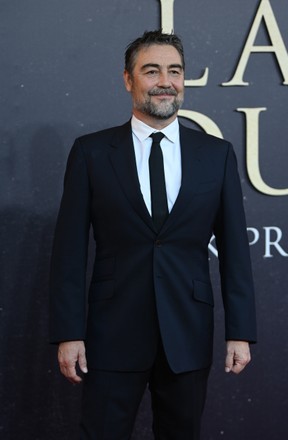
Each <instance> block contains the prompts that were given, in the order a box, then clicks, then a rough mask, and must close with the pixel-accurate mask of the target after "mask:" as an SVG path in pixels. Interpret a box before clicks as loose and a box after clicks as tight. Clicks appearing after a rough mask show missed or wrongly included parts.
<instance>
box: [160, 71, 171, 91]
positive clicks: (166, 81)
mask: <svg viewBox="0 0 288 440" xmlns="http://www.w3.org/2000/svg"><path fill="white" fill-rule="evenodd" d="M158 86H159V87H163V88H168V87H171V81H170V78H169V74H168V72H163V71H162V72H161V73H160V76H159V81H158Z"/></svg>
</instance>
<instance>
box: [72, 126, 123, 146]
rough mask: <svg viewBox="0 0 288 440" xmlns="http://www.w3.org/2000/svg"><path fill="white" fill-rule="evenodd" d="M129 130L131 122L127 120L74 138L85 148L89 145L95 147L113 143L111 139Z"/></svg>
mask: <svg viewBox="0 0 288 440" xmlns="http://www.w3.org/2000/svg"><path fill="white" fill-rule="evenodd" d="M129 131H130V132H131V122H130V121H128V122H126V123H125V124H123V125H119V126H115V127H110V128H106V129H104V130H100V131H96V132H93V133H88V134H85V135H83V136H80V137H78V138H77V139H76V140H75V143H76V144H80V145H81V146H82V147H84V148H85V149H89V148H91V147H93V148H97V146H98V147H101V146H104V145H107V144H110V143H113V139H115V138H118V137H119V136H120V137H121V135H122V134H123V135H124V134H125V133H129Z"/></svg>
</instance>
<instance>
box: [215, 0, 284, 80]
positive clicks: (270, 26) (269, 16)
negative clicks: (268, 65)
mask: <svg viewBox="0 0 288 440" xmlns="http://www.w3.org/2000/svg"><path fill="white" fill-rule="evenodd" d="M262 21H264V22H265V24H266V28H267V32H268V35H269V37H270V40H271V45H270V46H254V41H255V39H256V36H257V33H258V30H259V28H260V26H261V23H262ZM252 52H272V53H274V54H275V56H276V59H277V61H278V65H279V68H280V70H281V72H282V75H283V78H284V81H283V84H284V85H288V54H287V50H286V47H285V44H284V42H283V39H282V36H281V33H280V30H279V27H278V24H277V21H276V18H275V16H274V13H273V10H272V7H271V5H270V2H269V0H262V1H260V5H259V8H258V11H257V14H256V17H255V20H254V22H253V24H252V28H251V30H250V33H249V36H248V38H247V41H246V44H245V47H244V49H243V52H242V55H241V57H240V60H239V63H238V66H237V68H236V72H235V74H234V76H233V78H232V79H231V80H230V81H229V82H224V83H222V86H248V85H249V82H246V81H244V80H243V76H244V73H245V69H246V66H247V63H248V61H249V57H250V54H251V53H252Z"/></svg>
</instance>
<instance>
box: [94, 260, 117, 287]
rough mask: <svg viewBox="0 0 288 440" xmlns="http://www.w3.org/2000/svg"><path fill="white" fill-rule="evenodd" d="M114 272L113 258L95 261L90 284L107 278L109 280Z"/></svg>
mask: <svg viewBox="0 0 288 440" xmlns="http://www.w3.org/2000/svg"><path fill="white" fill-rule="evenodd" d="M114 270H115V257H107V258H101V259H100V260H97V259H96V260H95V263H94V269H93V275H92V283H94V282H96V281H99V280H105V279H107V278H110V279H111V276H112V275H113V274H114Z"/></svg>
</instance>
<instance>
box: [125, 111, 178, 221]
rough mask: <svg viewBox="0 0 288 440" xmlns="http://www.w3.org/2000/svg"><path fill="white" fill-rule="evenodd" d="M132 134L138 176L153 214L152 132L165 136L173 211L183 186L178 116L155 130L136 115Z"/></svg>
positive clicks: (168, 199)
mask: <svg viewBox="0 0 288 440" xmlns="http://www.w3.org/2000/svg"><path fill="white" fill-rule="evenodd" d="M131 125H132V136H133V143H134V151H135V158H136V166H137V172H138V178H139V182H140V187H141V192H142V195H143V198H144V201H145V204H146V206H147V209H148V211H149V212H150V215H151V193H150V176H149V162H148V161H149V156H150V150H151V146H152V138H150V137H149V136H150V134H151V133H156V132H158V131H161V133H163V134H164V135H165V137H164V138H163V139H162V141H161V144H160V146H161V149H162V153H163V162H164V174H165V184H166V191H167V203H168V210H169V212H170V211H171V209H172V207H173V205H174V203H175V201H176V199H177V196H178V193H179V190H180V186H181V175H182V172H181V171H182V170H181V149H180V136H179V122H178V119H177V118H176V119H175V120H174V121H173V122H171V124H169V125H167V127H165V128H163V129H162V130H155V128H152V127H149V125H146V124H144V122H142V121H140V120H139V119H137V118H136V117H135V116H134V115H133V116H132V120H131Z"/></svg>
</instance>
